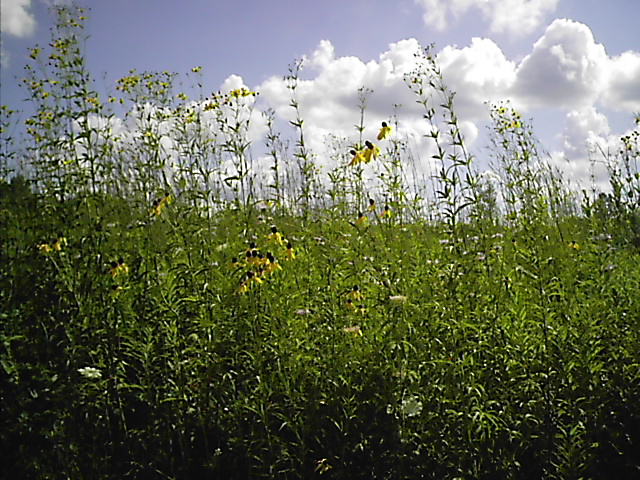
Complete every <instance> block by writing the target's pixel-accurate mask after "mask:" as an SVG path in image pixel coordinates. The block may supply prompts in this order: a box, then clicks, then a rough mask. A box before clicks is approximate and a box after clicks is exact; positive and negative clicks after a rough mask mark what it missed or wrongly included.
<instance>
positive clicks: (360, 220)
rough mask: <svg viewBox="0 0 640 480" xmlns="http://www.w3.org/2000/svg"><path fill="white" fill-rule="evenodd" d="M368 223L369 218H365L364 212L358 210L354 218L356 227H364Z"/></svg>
mask: <svg viewBox="0 0 640 480" xmlns="http://www.w3.org/2000/svg"><path fill="white" fill-rule="evenodd" d="M368 223H369V218H367V217H366V216H365V215H364V213H362V212H360V213H359V214H358V219H357V220H356V225H357V226H358V227H366V226H367V224H368Z"/></svg>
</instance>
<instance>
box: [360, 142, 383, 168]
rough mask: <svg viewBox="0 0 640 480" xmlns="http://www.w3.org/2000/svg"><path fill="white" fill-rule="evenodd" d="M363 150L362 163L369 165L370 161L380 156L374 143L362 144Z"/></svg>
mask: <svg viewBox="0 0 640 480" xmlns="http://www.w3.org/2000/svg"><path fill="white" fill-rule="evenodd" d="M364 144H365V146H366V147H367V148H365V150H364V152H363V153H362V156H363V157H364V163H370V162H371V160H374V159H375V158H376V157H377V156H378V155H380V149H379V148H378V146H377V145H375V144H374V143H371V142H370V141H369V140H367V141H366V142H364Z"/></svg>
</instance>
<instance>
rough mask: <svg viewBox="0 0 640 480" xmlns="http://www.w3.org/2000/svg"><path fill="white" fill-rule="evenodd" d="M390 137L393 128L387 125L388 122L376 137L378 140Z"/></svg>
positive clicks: (383, 123) (384, 123) (383, 124)
mask: <svg viewBox="0 0 640 480" xmlns="http://www.w3.org/2000/svg"><path fill="white" fill-rule="evenodd" d="M389 135H391V127H390V126H389V125H387V122H382V128H381V129H380V132H379V133H378V136H377V137H376V138H377V139H378V140H384V139H385V138H387V137H388V136H389Z"/></svg>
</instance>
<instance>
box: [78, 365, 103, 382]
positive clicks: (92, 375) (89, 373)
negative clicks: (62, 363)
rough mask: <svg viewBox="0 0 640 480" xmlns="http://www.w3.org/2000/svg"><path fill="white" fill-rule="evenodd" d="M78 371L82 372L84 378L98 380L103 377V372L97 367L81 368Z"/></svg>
mask: <svg viewBox="0 0 640 480" xmlns="http://www.w3.org/2000/svg"><path fill="white" fill-rule="evenodd" d="M78 373H80V375H82V376H83V377H84V378H88V379H90V380H98V379H99V378H102V372H101V371H100V370H98V369H97V368H95V367H83V368H79V369H78Z"/></svg>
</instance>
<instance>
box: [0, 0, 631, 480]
mask: <svg viewBox="0 0 640 480" xmlns="http://www.w3.org/2000/svg"><path fill="white" fill-rule="evenodd" d="M57 12H58V15H59V17H58V22H59V25H60V29H61V30H60V32H61V33H59V34H60V38H58V37H55V38H54V41H53V42H52V45H53V47H52V48H53V53H52V55H54V57H51V58H52V59H53V64H52V65H51V66H47V67H46V68H51V69H53V71H52V72H49V73H48V74H47V77H46V78H49V79H53V78H56V79H59V80H58V81H59V82H60V83H57V84H51V83H50V82H49V83H46V82H44V81H43V80H42V79H41V77H39V76H38V74H36V73H35V70H29V72H32V73H29V75H30V80H29V82H30V83H29V82H28V85H29V87H28V88H29V91H30V92H31V97H32V100H33V101H34V102H35V104H36V106H38V112H39V113H38V114H37V116H36V117H34V118H33V119H30V120H29V124H28V127H29V129H30V130H29V133H28V135H29V136H30V138H31V139H32V140H31V142H30V143H29V144H28V147H27V149H26V151H23V152H21V151H17V150H9V149H6V150H5V149H3V151H2V155H3V156H2V158H3V164H2V169H3V170H2V175H3V178H2V180H1V183H0V210H1V211H2V216H1V217H0V218H1V220H2V225H1V226H0V228H1V230H2V232H3V233H4V238H3V242H2V244H1V247H0V256H1V259H0V260H1V261H0V272H1V274H0V287H1V288H0V301H1V303H2V308H1V312H2V313H1V315H2V319H1V320H2V323H1V325H2V327H1V331H0V335H1V337H2V350H1V351H0V363H1V365H2V372H3V373H2V379H1V382H2V404H3V415H2V417H1V418H2V419H1V422H2V424H1V429H0V441H1V445H0V447H1V448H2V451H3V469H4V473H5V475H6V476H7V477H8V478H290V479H297V478H305V479H307V478H335V479H347V478H348V479H359V478H362V479H371V478H389V479H392V478H393V479H413V478H432V479H441V478H458V479H462V478H464V479H467V478H469V479H471V478H474V479H476V478H478V479H494V478H500V479H529V478H530V479H539V478H558V479H573V478H575V479H578V478H633V477H634V476H637V474H638V469H639V468H640V466H639V464H638V460H637V450H638V444H639V443H640V436H639V433H638V432H640V411H639V410H638V405H640V316H639V314H638V312H640V295H639V293H640V269H639V268H638V264H639V262H638V254H639V249H638V247H637V238H638V219H639V218H640V217H639V213H638V206H637V201H636V200H637V198H638V195H639V193H638V181H637V180H638V177H637V159H638V136H637V135H631V136H629V137H625V138H624V139H622V143H621V144H622V147H621V151H620V152H619V153H618V156H612V157H610V158H609V162H610V165H611V170H610V171H611V179H612V180H611V181H612V189H611V192H609V193H603V194H602V195H601V196H599V197H598V196H597V195H596V196H589V195H587V196H586V197H585V201H584V202H583V205H582V207H583V213H581V214H577V213H576V212H577V211H578V207H577V206H576V205H573V204H571V196H570V195H569V194H568V191H567V190H566V188H565V187H564V185H563V184H562V181H561V180H560V179H558V178H557V176H555V174H553V173H552V172H551V170H550V169H549V168H548V166H546V165H545V163H544V159H543V158H541V157H540V156H539V154H538V153H537V148H536V146H535V141H534V139H533V134H532V133H531V130H530V128H529V127H528V126H526V125H525V124H524V123H522V121H521V120H520V119H519V117H518V114H517V112H515V111H513V110H511V109H507V108H505V107H494V108H493V109H492V114H493V116H494V123H495V125H494V126H495V130H494V133H495V137H494V147H495V148H494V155H495V159H496V161H497V163H498V165H500V168H501V169H500V170H499V173H500V175H498V178H499V180H500V181H499V182H498V183H497V184H494V183H491V180H490V179H489V178H490V177H486V176H480V175H478V174H477V172H475V170H474V168H475V167H474V165H473V162H472V157H471V155H470V154H468V153H467V151H466V149H465V146H464V141H463V139H462V135H461V133H460V130H459V127H458V123H457V119H456V116H455V110H454V105H453V94H452V93H451V92H449V91H448V90H447V89H446V86H445V84H444V82H443V79H442V76H441V75H440V72H439V69H438V67H437V64H436V63H435V60H434V59H433V57H432V56H430V54H429V51H428V50H427V51H426V52H420V54H419V57H420V58H421V63H420V68H419V69H418V70H417V71H416V72H413V73H412V74H411V75H410V76H408V78H407V81H408V84H409V86H410V88H411V89H412V90H413V91H414V92H415V93H416V94H417V98H418V101H419V103H420V104H422V105H424V107H425V118H426V119H427V120H428V121H429V122H430V124H431V127H432V128H433V130H432V131H431V132H427V136H429V137H431V138H432V139H433V141H434V143H435V145H436V147H437V149H436V150H437V152H438V153H437V155H436V157H437V158H435V159H434V160H436V161H437V162H438V163H437V164H438V167H439V168H438V172H437V173H436V175H435V176H434V177H435V178H434V179H433V182H434V185H435V188H434V190H435V191H437V193H436V194H435V199H434V202H433V203H432V204H430V205H429V204H427V205H424V202H427V201H428V200H427V199H426V197H421V195H420V193H419V192H418V191H417V190H414V191H413V192H410V189H409V187H408V186H407V185H406V184H405V183H406V180H407V170H406V169H407V162H406V161H405V160H406V158H405V155H406V156H410V152H408V150H407V148H406V145H403V144H402V141H401V140H399V139H396V140H392V141H391V142H389V143H390V146H389V147H388V148H387V150H386V151H385V152H384V153H383V152H380V153H379V154H378V157H377V158H375V159H373V162H372V165H366V167H365V166H363V165H361V164H354V165H352V166H349V165H347V164H346V163H347V162H348V160H347V162H345V157H347V156H348V157H351V159H352V160H353V155H352V154H348V155H347V154H345V152H344V151H345V150H346V151H347V152H348V151H349V149H350V148H353V149H354V150H360V149H362V150H366V148H369V150H371V152H369V153H372V152H373V151H374V149H373V148H370V147H363V145H366V143H364V142H365V141H366V134H365V124H366V119H365V115H364V113H365V107H366V100H367V98H368V96H369V95H371V94H372V92H371V91H369V90H367V89H362V90H361V91H360V112H361V118H360V123H359V125H358V126H357V129H358V133H359V136H360V138H359V140H358V141H357V145H352V146H351V147H346V145H347V144H346V143H345V142H343V140H341V139H335V141H336V153H335V159H337V160H339V161H341V162H343V164H342V165H338V166H336V167H335V168H334V169H333V170H332V173H331V175H330V176H329V178H330V180H331V182H333V183H332V185H331V186H330V187H328V188H327V189H326V190H323V188H324V187H323V186H322V185H321V182H320V179H319V176H318V175H317V172H316V171H315V169H314V168H315V167H314V164H313V154H312V153H311V152H310V150H309V148H308V145H307V143H306V141H305V136H304V129H303V121H302V119H301V114H300V111H299V108H298V104H297V100H296V96H295V93H296V88H297V75H298V68H299V65H297V66H296V67H294V68H293V69H292V71H291V72H290V73H291V75H290V76H289V77H288V80H289V85H290V90H291V93H292V107H293V108H294V113H295V114H296V119H295V120H294V121H293V127H294V130H295V135H296V144H295V152H294V153H293V154H292V155H293V157H292V158H287V149H286V147H285V145H284V143H283V141H282V139H281V137H280V135H279V134H278V133H277V132H276V130H275V126H274V122H273V119H274V114H273V113H271V114H268V115H267V117H268V119H271V120H270V121H269V125H268V133H267V146H268V149H269V151H270V156H271V158H272V159H273V168H272V170H271V171H272V172H273V173H274V175H273V176H272V177H271V180H270V181H271V182H272V183H270V184H268V185H263V184H262V183H261V182H260V178H259V177H257V176H255V175H254V170H255V169H254V168H253V167H254V165H253V164H252V160H251V158H252V157H251V144H250V142H249V141H248V138H249V137H248V128H249V125H250V121H251V109H252V105H253V103H252V102H253V101H254V97H255V95H254V93H253V92H248V91H246V90H242V89H240V90H234V91H232V92H228V93H216V94H214V95H212V96H211V97H210V98H207V99H203V102H204V104H205V105H206V107H205V108H204V109H198V108H196V106H195V105H194V104H189V103H187V102H186V100H187V99H186V95H185V94H183V93H179V94H177V95H176V94H174V93H173V90H172V88H173V83H172V82H173V74H169V73H161V74H150V73H145V74H141V75H138V74H137V73H135V72H131V75H130V76H129V77H127V78H126V79H122V80H121V81H120V82H119V84H118V90H119V91H120V92H122V95H123V97H122V98H121V99H115V98H114V100H113V101H112V102H111V103H120V101H121V103H122V105H127V104H129V103H130V104H131V109H130V110H129V112H128V115H129V116H130V117H131V118H132V119H134V118H135V119H136V121H139V122H140V129H139V130H138V134H139V138H135V139H133V140H131V139H129V140H131V142H130V143H126V142H125V143H118V142H116V141H114V142H106V141H103V139H104V135H107V134H108V135H111V134H113V135H112V137H111V138H112V139H115V133H113V132H111V133H109V127H108V126H104V125H105V124H101V123H99V122H94V121H93V120H91V118H95V117H96V116H99V115H101V116H102V117H104V118H111V117H109V115H107V114H106V113H105V112H106V110H105V106H104V105H103V104H102V103H100V101H99V99H98V98H97V95H96V94H94V93H92V92H93V91H92V89H91V81H90V78H89V77H88V75H87V74H86V72H85V70H84V60H83V57H82V54H81V50H80V47H79V45H80V43H79V42H80V37H79V36H78V29H81V15H80V13H81V12H78V11H75V10H73V9H69V8H68V7H63V8H61V9H59V10H57ZM56 35H58V33H56ZM60 42H62V43H60ZM36 50H37V51H36ZM41 54H42V52H41V51H40V50H39V49H35V50H34V52H33V58H34V60H35V61H37V59H38V58H39V55H41ZM43 68H45V67H44V66H43ZM198 72H199V69H197V68H195V69H194V70H193V73H196V74H197V73H198ZM45 84H46V85H48V86H46V87H45ZM199 84H200V85H201V82H200V83H199ZM54 87H55V88H54ZM49 88H50V90H49ZM45 91H46V92H49V93H48V95H44V92H45ZM436 99H437V100H436ZM145 103H150V104H153V105H155V107H157V108H154V109H147V110H144V108H142V105H143V104H145ZM207 112H208V113H209V115H206V114H207ZM2 113H3V119H2V126H3V138H9V133H10V132H9V133H8V127H9V125H10V124H11V122H10V120H9V119H8V117H9V116H10V115H9V114H10V112H8V111H7V110H6V109H3V112H2ZM5 116H6V117H7V119H6V120H5ZM153 119H155V120H154V121H152V120H153ZM396 120H397V119H396ZM162 122H168V123H167V124H166V125H164V126H165V127H166V126H167V125H168V126H169V127H170V128H172V129H174V130H175V132H176V133H177V135H176V137H175V138H177V144H178V145H179V147H180V149H181V155H180V158H179V159H178V160H177V163H175V164H173V165H170V163H171V162H170V160H171V157H170V156H169V155H168V153H167V151H166V148H165V146H164V145H165V143H166V142H165V140H163V135H164V133H163V131H162V128H160V126H162V125H163V123H162ZM210 122H212V123H210ZM212 125H213V127H212ZM393 125H394V126H397V123H395V124H393ZM163 128H164V127H163ZM396 130H397V129H396ZM212 131H213V133H211V132H212ZM441 132H444V133H441ZM101 139H102V140H101ZM79 145H80V147H79ZM343 147H344V148H343ZM340 149H342V150H343V151H342V153H340ZM16 158H18V159H19V160H20V162H24V163H25V164H26V165H28V168H26V169H25V170H24V171H13V170H12V168H10V166H11V165H14V164H15V161H16ZM363 158H364V157H363ZM370 161H371V159H370ZM20 162H19V163H20ZM372 166H375V168H378V166H379V169H378V170H374V175H373V176H374V177H376V175H377V179H378V180H380V182H378V183H377V184H376V185H377V187H376V190H375V191H374V190H373V189H372V190H371V191H368V188H369V183H367V182H368V180H367V178H366V177H365V175H364V172H365V168H369V167H372ZM372 191H373V192H374V193H372ZM412 198H413V201H412V200H411V199H412ZM368 199H371V200H370V202H369V206H367V203H366V202H367V200H368ZM382 202H385V203H386V204H387V205H386V206H387V207H389V206H390V208H387V209H386V210H383V209H382V208H380V207H381V206H382V205H378V203H382ZM570 207H571V208H570ZM424 212H436V213H437V215H436V217H435V218H428V219H425V215H424ZM356 213H360V215H358V216H356Z"/></svg>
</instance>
